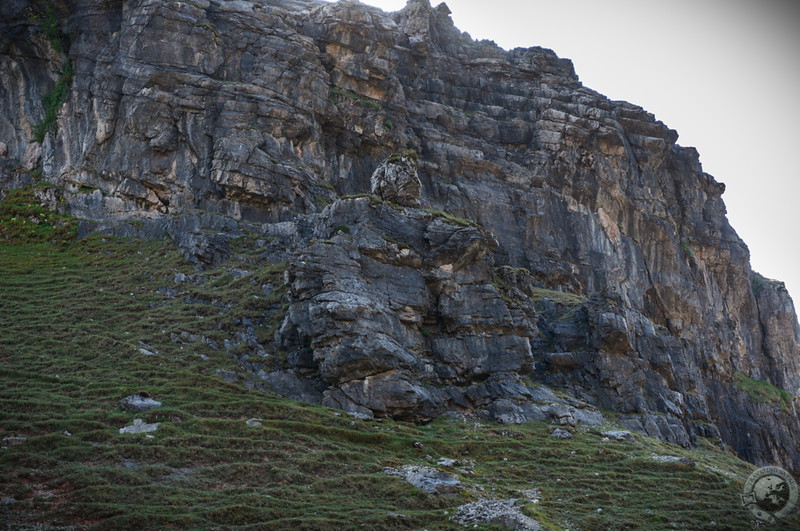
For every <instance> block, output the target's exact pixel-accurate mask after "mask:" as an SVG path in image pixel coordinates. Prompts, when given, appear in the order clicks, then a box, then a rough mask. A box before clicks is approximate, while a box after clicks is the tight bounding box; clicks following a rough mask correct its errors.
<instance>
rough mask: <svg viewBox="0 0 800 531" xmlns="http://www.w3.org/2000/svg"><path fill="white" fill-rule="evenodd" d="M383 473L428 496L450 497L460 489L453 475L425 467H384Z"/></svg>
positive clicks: (459, 483)
mask: <svg viewBox="0 0 800 531" xmlns="http://www.w3.org/2000/svg"><path fill="white" fill-rule="evenodd" d="M383 471H384V472H385V473H386V474H388V475H390V476H398V477H401V478H403V479H404V480H406V481H407V482H409V483H410V484H411V485H413V486H414V487H416V488H418V489H419V490H421V491H423V492H427V493H428V494H440V495H446V496H452V495H454V494H456V493H457V492H458V491H459V490H461V488H462V486H461V481H459V479H458V478H457V477H455V476H454V475H453V474H448V473H447V472H442V471H441V470H437V469H435V468H431V467H427V466H417V465H405V466H403V467H402V468H401V469H400V470H398V469H396V468H392V467H386V468H384V469H383Z"/></svg>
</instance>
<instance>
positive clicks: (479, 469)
mask: <svg viewBox="0 0 800 531" xmlns="http://www.w3.org/2000/svg"><path fill="white" fill-rule="evenodd" d="M0 214H2V213H0ZM0 222H2V220H0ZM59 238H62V236H59ZM246 259H247V260H248V261H249V263H247V264H245V265H242V263H241V262H238V263H237V264H227V265H228V266H232V265H236V266H237V267H244V268H246V269H248V270H249V271H251V272H252V275H250V276H247V277H244V278H241V279H235V278H233V277H231V276H230V275H229V274H228V273H227V270H226V269H225V268H224V267H221V268H219V269H217V270H214V271H210V272H206V273H204V276H205V282H204V283H202V284H200V285H193V284H192V285H189V284H181V285H180V286H178V287H179V289H180V290H181V293H180V294H179V295H178V296H176V297H175V296H168V295H165V294H164V293H165V292H164V291H163V288H175V287H176V285H175V284H174V282H173V278H174V275H175V273H176V272H184V273H186V274H190V273H192V271H191V268H190V267H189V266H188V264H186V263H184V262H183V261H182V260H181V258H180V255H179V253H178V252H177V251H176V250H174V249H173V248H172V247H171V246H170V244H168V243H167V242H163V241H149V242H142V241H135V240H119V239H111V238H100V237H92V238H89V239H87V240H84V241H80V242H72V243H63V242H62V243H59V244H54V243H51V242H48V241H47V240H46V239H41V238H40V239H38V241H36V239H34V241H31V239H30V238H26V239H25V240H22V239H20V238H12V239H6V240H5V241H0V272H2V273H1V274H0V330H2V332H1V333H2V336H0V337H1V339H0V403H1V404H2V413H1V414H0V436H2V437H9V436H12V435H22V436H25V437H27V438H28V439H27V440H26V441H25V442H23V443H21V444H17V445H11V446H9V447H8V448H5V449H2V450H0V474H2V477H3V478H4V481H3V482H2V484H1V485H0V497H8V498H13V499H14V500H16V501H15V502H14V503H6V502H8V501H10V500H9V499H8V498H6V500H5V501H4V503H2V504H0V524H2V525H3V526H5V528H9V529H17V528H33V527H36V528H45V529H46V528H77V529H81V528H85V527H90V526H96V528H98V529H161V528H169V527H173V528H225V529H228V528H233V527H237V526H241V527H248V526H251V527H252V528H259V529H262V528H268V529H272V528H274V529H286V528H296V529H351V528H353V529H355V528H361V529H376V528H413V529H418V528H422V527H424V528H426V529H450V528H457V527H459V526H457V525H456V524H454V523H453V522H452V521H450V520H449V517H450V516H451V515H452V514H453V512H454V510H455V507H457V506H458V505H460V504H463V503H465V502H467V501H470V500H474V499H476V498H477V497H478V496H485V497H498V498H508V497H516V498H521V497H522V496H521V495H520V494H519V491H520V490H522V489H532V488H537V489H539V490H540V491H541V496H542V501H541V503H539V504H537V505H534V504H529V505H528V506H527V507H526V509H525V511H526V512H527V513H528V514H530V515H532V516H535V517H537V518H540V519H541V520H542V521H543V522H547V523H548V524H549V525H551V526H553V527H555V528H561V527H570V528H573V529H574V528H576V527H577V528H581V529H605V528H613V529H623V528H645V529H662V528H663V529H672V528H673V525H672V524H673V523H674V524H675V525H677V526H678V527H680V528H687V529H704V528H714V529H731V528H749V527H750V523H749V521H748V514H747V513H746V511H745V510H744V509H742V508H741V506H740V502H739V494H740V492H741V488H742V485H743V481H744V478H745V477H746V476H747V475H748V474H749V473H750V471H751V470H753V469H754V467H752V466H751V465H748V464H746V463H743V462H741V461H739V460H737V459H736V458H734V457H732V456H730V455H728V454H724V453H719V452H717V451H714V450H713V449H711V448H710V447H707V448H704V449H701V450H696V451H686V450H683V449H681V448H676V447H673V446H669V445H666V444H663V443H659V442H656V441H653V440H650V439H647V438H644V437H637V440H636V441H634V442H625V443H618V442H604V441H602V440H601V436H600V435H599V432H598V431H592V430H577V431H576V433H575V438H574V439H572V440H570V441H560V440H556V439H553V438H551V437H550V436H549V434H550V432H551V431H552V426H551V425H549V424H546V423H531V424H529V425H525V426H511V427H509V426H500V425H496V424H477V423H462V422H448V421H445V420H438V421H436V422H433V423H431V424H429V425H425V426H416V425H411V424H405V423H398V422H392V421H382V422H379V421H364V420H356V419H351V418H349V417H348V416H347V415H342V414H340V413H339V412H335V411H332V410H329V409H326V408H322V407H318V406H312V405H307V404H300V403H295V402H291V401H287V400H284V399H281V398H279V397H275V396H270V395H267V394H264V393H261V392H258V391H254V390H247V389H245V388H244V387H243V386H241V385H236V384H229V383H225V382H223V381H222V379H221V378H219V377H218V376H217V374H216V370H217V369H229V370H238V368H237V365H236V361H235V360H234V359H233V357H232V356H231V354H229V353H226V352H225V351H224V350H215V349H213V348H211V347H209V346H208V345H207V344H205V343H203V342H201V341H196V342H195V343H192V344H180V343H175V342H173V341H172V340H170V334H173V333H177V334H179V333H180V332H183V331H186V332H190V333H192V334H204V335H205V336H207V337H210V338H212V339H215V340H217V341H219V342H220V343H221V342H222V340H223V339H224V338H225V337H232V335H233V333H234V329H233V328H230V323H231V321H232V320H233V319H235V318H240V317H244V316H252V315H254V314H255V315H256V316H257V315H265V314H267V315H268V314H270V312H272V313H274V312H275V311H276V310H275V308H276V306H280V297H281V293H280V289H278V290H276V294H275V295H273V296H271V297H267V296H263V295H261V296H259V295H254V293H255V294H261V290H260V289H259V286H260V285H261V284H263V283H273V284H274V285H275V286H278V285H279V284H280V282H279V278H280V272H281V267H280V265H277V266H276V265H271V264H263V263H257V262H254V261H253V260H252V259H250V258H246ZM159 288H161V289H162V291H161V292H159V291H158V290H159ZM187 297H191V299H189V300H190V303H187V302H185V301H186V300H187ZM198 301H199V302H198ZM271 326H274V323H271V322H265V323H263V324H262V325H261V326H257V328H258V331H257V333H258V335H259V337H262V336H263V337H267V336H269V334H270V333H271V328H270V327H271ZM142 345H145V346H146V348H148V349H150V350H153V351H157V353H156V354H154V355H146V354H143V353H142V352H141V351H140V350H139V349H140V348H141V347H142ZM200 354H203V356H205V357H206V358H207V359H203V357H201V356H200ZM139 391H146V392H148V393H150V395H152V396H153V397H154V398H156V399H159V400H161V401H163V402H164V406H163V407H161V408H158V409H155V410H152V411H149V412H146V413H140V414H132V413H127V412H124V411H123V410H121V409H120V407H119V400H120V399H121V398H123V397H125V396H127V395H129V394H132V393H136V392H139ZM135 417H141V418H143V419H144V420H145V421H147V422H160V423H161V425H160V428H159V430H158V431H156V432H154V433H152V434H151V435H152V436H147V435H144V434H139V435H128V434H119V432H118V430H119V428H121V427H123V426H126V425H129V424H131V422H132V420H133V419H134V418H135ZM250 418H259V419H262V421H261V422H262V425H261V426H254V427H253V426H248V425H247V424H246V420H247V419H250ZM415 442H420V443H422V448H418V446H419V445H415V444H414V443H415ZM652 453H658V454H668V455H676V456H689V457H690V458H691V459H694V460H696V461H698V462H699V463H700V464H699V465H698V466H689V465H686V464H682V463H659V462H656V461H654V460H652V459H651V458H650V456H651V454H652ZM429 456H430V457H432V458H433V461H431V459H430V457H429ZM439 457H451V458H459V459H468V460H474V470H473V471H472V472H468V471H466V470H465V469H463V468H460V467H458V466H456V467H455V468H447V470H449V471H451V472H455V473H457V474H458V475H459V477H461V479H462V481H463V482H464V483H465V484H466V485H467V488H466V489H465V491H464V492H463V493H462V494H460V495H458V496H456V497H453V498H441V497H437V496H433V495H428V494H425V493H421V492H419V491H417V490H415V489H414V488H413V487H411V486H410V485H408V484H406V483H405V482H403V481H402V480H400V479H398V478H396V477H390V476H387V475H385V474H384V473H383V467H384V466H400V465H402V464H407V463H408V464H412V463H417V464H433V463H434V462H435V460H436V459H437V458H439ZM706 465H708V466H706ZM710 467H715V468H716V469H718V470H722V471H725V473H720V472H719V471H715V470H712V468H710ZM597 509H602V512H598V511H597ZM398 514H399V515H400V516H398ZM712 521H713V522H716V524H717V525H716V526H712V525H711V522H712ZM785 523H787V524H790V525H795V527H796V528H800V525H796V524H797V523H798V522H797V521H794V522H793V524H792V523H790V522H785Z"/></svg>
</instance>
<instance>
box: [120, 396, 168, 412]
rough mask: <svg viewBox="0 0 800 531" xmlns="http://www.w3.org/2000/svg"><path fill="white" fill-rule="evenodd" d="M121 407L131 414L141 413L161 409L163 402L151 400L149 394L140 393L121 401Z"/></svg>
mask: <svg viewBox="0 0 800 531" xmlns="http://www.w3.org/2000/svg"><path fill="white" fill-rule="evenodd" d="M120 405H121V406H122V409H124V410H125V411H130V412H131V413H140V412H142V411H147V410H149V409H154V408H157V407H161V402H159V401H158V400H154V399H153V398H150V396H149V395H148V394H147V393H138V394H135V395H129V396H126V397H125V398H123V399H122V400H120Z"/></svg>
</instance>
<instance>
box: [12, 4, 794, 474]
mask: <svg viewBox="0 0 800 531" xmlns="http://www.w3.org/2000/svg"><path fill="white" fill-rule="evenodd" d="M48 6H51V7H52V9H53V11H52V12H53V14H54V16H55V17H56V19H57V22H58V27H59V28H60V30H61V32H62V33H63V34H64V35H68V36H69V39H68V40H69V41H70V42H71V46H70V47H69V50H64V51H63V52H59V51H58V50H55V49H54V46H53V43H52V42H51V40H48V36H47V35H46V34H45V32H43V31H42V24H41V23H40V22H38V23H37V22H36V21H34V20H33V18H32V17H31V14H32V13H39V14H42V13H47V10H48ZM0 35H1V36H2V41H1V44H0V46H1V47H0V71H1V72H2V76H0V117H2V119H1V120H0V142H2V143H3V145H2V146H0V156H1V157H3V164H2V165H0V171H2V172H3V173H2V185H3V187H11V186H16V185H18V184H20V183H21V182H23V181H24V180H25V179H26V178H28V177H26V176H27V175H29V173H30V172H31V171H34V170H41V171H42V173H43V176H44V178H45V179H46V180H48V181H50V182H52V183H53V184H55V185H58V186H59V187H60V188H61V189H62V190H63V192H62V194H63V198H64V199H65V200H66V202H67V204H68V205H69V208H70V209H71V211H72V213H73V214H75V215H77V216H79V217H83V218H87V219H91V220H95V221H97V222H103V223H105V224H106V225H113V224H119V223H120V222H123V221H125V220H130V219H137V220H145V222H146V223H145V225H144V226H145V232H146V229H147V227H164V226H169V227H170V230H171V231H173V233H175V234H176V236H178V239H179V240H180V239H181V233H182V232H185V229H184V228H182V227H186V226H189V225H190V226H191V227H193V229H192V230H194V231H195V232H197V233H199V229H200V228H202V226H204V224H205V226H206V227H212V228H214V227H219V226H221V225H226V226H227V222H221V221H220V219H222V218H220V217H219V216H221V215H224V216H228V217H232V218H233V219H235V220H241V221H244V222H249V223H254V224H259V225H261V226H262V230H263V231H264V232H265V233H266V234H270V235H272V236H273V237H277V238H278V239H280V240H281V241H282V242H283V243H284V244H285V249H286V250H287V251H288V252H291V253H294V258H293V263H292V267H291V271H290V278H291V282H293V284H292V300H291V301H290V302H291V308H292V310H291V311H290V313H289V316H288V317H287V321H286V322H285V323H284V326H283V328H282V330H281V332H280V333H279V334H278V337H277V338H276V341H277V342H278V343H279V344H280V345H282V348H284V349H285V350H286V351H287V352H289V358H288V359H289V362H290V363H289V368H288V370H286V371H283V372H282V373H281V374H279V375H274V377H273V381H274V383H275V384H276V385H278V386H281V385H282V386H283V387H284V388H287V382H290V383H291V385H288V389H287V390H289V391H291V388H292V386H294V387H295V388H297V389H303V392H302V393H300V392H298V395H302V396H311V397H316V398H315V399H318V400H324V401H326V403H329V404H331V405H336V406H338V407H345V408H350V409H351V410H354V411H359V412H361V413H363V414H367V413H369V414H380V415H394V416H404V417H428V416H431V415H435V414H439V413H441V412H443V411H447V410H458V411H466V412H483V413H482V414H486V415H488V416H494V417H495V418H504V419H520V420H524V419H525V418H536V417H537V416H538V415H540V414H541V409H536V408H532V407H530V404H531V402H532V401H535V400H534V394H535V389H536V388H535V386H533V385H532V381H531V379H533V380H537V381H539V382H543V383H547V384H549V385H552V386H557V387H560V388H562V389H565V390H567V391H569V392H570V393H571V394H573V395H574V396H576V397H577V398H578V399H579V400H580V401H583V402H581V403H588V404H592V405H594V406H596V407H600V408H608V409H612V410H615V411H618V412H620V413H621V414H622V415H623V422H625V423H627V424H628V425H630V426H631V427H634V428H636V429H640V430H643V431H645V432H647V433H650V434H652V435H655V436H659V437H662V438H665V439H669V440H674V441H676V442H680V443H683V444H691V443H692V442H693V441H694V440H695V439H696V437H698V436H710V437H717V436H719V437H721V438H722V440H724V441H726V442H727V443H728V444H731V445H732V446H733V447H734V448H735V449H736V450H737V451H738V452H740V453H741V454H742V455H744V456H746V457H747V458H749V459H751V460H753V461H754V462H758V463H767V462H773V463H782V464H784V465H785V466H787V467H791V468H792V469H793V470H795V471H797V470H800V453H798V449H797V444H796V440H795V438H794V437H793V435H792V434H793V433H798V428H800V425H798V424H799V423H798V414H797V409H796V407H797V402H796V400H795V399H794V398H791V399H789V400H788V401H783V402H759V401H758V400H754V399H753V397H752V396H751V394H748V392H747V389H746V387H747V386H746V385H745V384H744V383H743V382H746V381H745V380H742V376H744V377H747V378H751V379H755V380H761V381H764V382H771V384H773V385H774V386H776V387H779V388H781V389H784V390H786V391H788V392H789V393H791V394H792V395H794V394H796V393H797V390H798V388H799V387H800V366H798V364H800V346H799V345H800V334H799V333H798V325H797V317H796V316H795V315H794V312H793V309H792V305H791V301H790V300H789V298H788V294H787V293H786V292H785V290H782V289H781V287H780V285H779V284H776V283H774V282H766V283H764V282H760V281H759V282H758V283H757V284H758V285H755V284H754V283H753V279H754V278H756V277H754V275H753V272H752V271H751V270H750V267H749V254H748V250H747V247H746V246H745V245H744V243H743V242H742V241H741V240H740V239H739V238H738V236H737V235H736V233H735V232H734V230H733V229H732V228H731V227H730V225H729V224H728V221H727V219H726V218H725V206H724V204H723V201H722V199H721V195H722V193H723V192H724V185H722V184H720V183H718V182H716V181H715V180H714V179H713V178H712V177H711V176H709V175H708V174H705V173H704V172H703V171H702V168H701V166H700V164H699V159H698V154H697V152H696V151H695V150H694V149H691V148H685V147H681V146H679V145H678V144H676V141H677V133H675V132H674V131H672V130H670V129H669V128H667V127H666V126H665V125H664V124H662V123H661V122H658V121H657V120H655V118H654V117H653V116H652V115H651V114H649V113H647V112H646V111H644V110H643V109H641V108H640V107H637V106H635V105H631V104H629V103H625V102H613V101H609V100H608V99H607V98H605V97H604V96H602V95H600V94H598V93H596V92H594V91H592V90H590V89H588V88H586V87H584V86H583V85H582V84H581V83H580V81H579V79H578V77H577V76H576V75H575V73H574V71H573V69H572V65H571V63H570V62H569V61H567V60H563V59H559V58H558V57H557V56H556V55H555V54H554V53H553V52H551V51H549V50H545V49H541V48H530V49H516V50H512V51H504V50H502V49H500V48H498V47H497V46H495V45H494V44H493V43H490V42H475V41H473V40H472V39H471V38H469V36H468V35H466V34H463V33H461V32H459V31H458V30H457V29H456V28H455V27H454V26H453V24H452V21H451V20H450V17H449V10H448V9H447V8H446V6H444V5H440V6H438V7H436V8H433V7H432V6H431V5H430V4H429V3H428V2H427V0H411V1H410V2H409V3H408V5H407V7H406V8H405V9H403V10H401V11H399V12H397V13H393V14H386V13H383V12H381V11H380V10H377V9H374V8H371V7H368V6H364V5H361V4H359V3H357V2H338V3H332V4H328V3H321V2H315V1H312V0H293V1H272V0H260V1H258V0H255V1H248V0H241V1H236V2H230V1H220V0H195V1H193V2H177V1H176V2H164V1H161V0H135V1H129V2H120V1H100V0H73V1H59V2H55V3H45V2H40V1H33V0H31V1H24V0H14V1H11V2H4V3H3V5H2V7H0ZM67 59H69V60H70V61H71V64H72V66H73V68H74V72H75V74H74V79H73V81H72V86H71V90H70V91H69V93H68V97H67V100H66V103H65V104H64V105H63V106H62V107H60V109H59V112H58V119H57V123H56V125H57V129H56V130H55V131H54V132H49V133H47V134H46V135H45V136H44V138H43V141H42V142H41V143H37V142H33V141H32V137H33V136H34V135H33V131H34V129H35V127H36V125H37V124H38V123H40V122H41V120H42V119H43V117H44V115H45V109H44V107H43V105H42V99H41V98H42V96H43V95H45V94H47V93H48V92H50V91H52V89H53V87H54V86H55V85H56V83H57V82H58V80H59V79H60V76H61V75H63V71H64V68H65V64H66V61H67ZM412 151H413V152H415V153H416V154H417V155H418V160H417V161H416V171H417V175H418V179H419V184H420V191H421V193H420V197H419V199H418V203H419V204H418V205H409V206H399V205H396V206H387V205H388V203H385V204H382V206H380V208H379V207H378V206H377V205H373V204H371V203H369V201H367V200H354V199H340V197H343V196H346V195H348V194H360V193H365V192H369V191H370V190H371V182H370V179H371V177H372V176H373V172H374V170H375V169H376V168H377V167H379V165H380V164H381V163H382V162H384V161H386V160H387V159H388V160H392V159H393V158H396V155H395V156H394V157H393V154H398V153H403V152H408V153H411V152H412ZM369 205H371V206H369ZM416 206H419V207H421V208H427V209H429V210H431V209H438V210H442V211H444V212H447V213H450V214H453V215H455V216H458V217H460V218H465V219H467V220H474V221H475V222H477V223H478V224H479V226H480V227H482V228H476V227H473V226H471V225H468V226H467V227H465V226H463V225H462V224H460V222H453V220H452V218H451V219H450V220H449V221H448V219H447V218H437V217H436V215H434V214H432V213H431V212H430V211H429V212H425V211H424V210H419V209H417V208H415V207H416ZM199 212H203V213H204V214H203V216H200V215H198V213H199ZM176 219H177V220H182V221H180V222H176V221H174V220H176ZM187 219H189V220H192V221H191V222H186V220H187ZM340 225H344V226H347V227H348V230H349V231H350V232H349V233H347V234H345V233H343V232H342V231H341V230H340V231H338V232H336V234H333V233H334V232H335V231H334V229H335V228H336V227H337V226H340ZM232 230H233V229H232ZM470 234H471V235H473V236H474V238H473V239H470V238H472V236H469V235H470ZM401 237H402V238H407V240H408V241H406V240H404V239H402V238H401ZM462 239H463V241H462ZM322 240H325V241H328V240H329V241H330V242H332V243H325V242H322ZM398 244H402V245H400V246H398ZM392 246H394V247H392ZM448 246H450V247H448ZM442 249H444V251H442ZM478 250H479V251H480V252H478ZM402 251H408V253H407V255H408V256H401V255H402ZM440 251H441V252H443V253H444V254H441V253H440ZM462 255H463V256H462ZM409 256H411V258H409ZM443 256H444V257H446V258H443ZM337 257H339V258H337ZM459 257H461V258H460V259H462V262H461V263H460V264H461V265H457V264H459V262H458V259H459ZM467 258H469V259H467ZM447 265H449V266H451V267H452V269H451V270H449V271H447V270H446V269H447V268H445V270H442V269H440V268H441V267H442V266H447ZM326 275H327V276H326ZM442 275H455V276H456V277H457V278H454V279H450V280H448V281H447V282H445V280H443V278H440V277H441V276H442ZM510 277H513V278H510ZM320 278H322V279H328V280H324V281H322V282H320ZM398 278H401V279H404V280H403V282H401V283H400V284H397V279H398ZM393 282H394V283H395V284H397V285H393V284H392V283H393ZM448 282H449V283H448ZM537 290H538V291H537ZM545 290H556V291H557V292H558V293H564V294H573V297H574V298H567V299H566V300H565V299H562V298H560V297H559V296H558V295H557V294H554V293H553V292H548V291H545ZM387 294H388V295H387ZM391 294H396V296H395V297H394V298H393V297H392V296H391ZM355 295H358V296H359V297H361V298H360V299H359V298H356V299H354V298H353V296H355ZM487 309H489V310H487ZM487 311H488V312H489V315H486V312H487ZM423 330H425V332H423ZM470 338H473V339H470ZM477 338H480V340H478V339H477ZM376 353H377V354H376ZM505 361H508V363H505ZM477 367H483V368H485V367H491V369H490V370H485V371H484V370H476V368H477ZM487 382H488V383H487ZM489 383H491V384H492V385H489ZM487 389H489V390H488V391H487ZM409 397H410V398H409ZM503 400H505V401H506V402H503ZM509 401H510V402H509Z"/></svg>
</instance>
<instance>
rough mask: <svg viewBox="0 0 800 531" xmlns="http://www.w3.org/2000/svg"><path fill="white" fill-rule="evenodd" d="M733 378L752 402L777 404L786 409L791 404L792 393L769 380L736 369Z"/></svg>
mask: <svg viewBox="0 0 800 531" xmlns="http://www.w3.org/2000/svg"><path fill="white" fill-rule="evenodd" d="M733 379H734V382H735V383H736V386H737V387H738V388H739V389H742V390H743V391H746V392H747V395H748V396H749V397H750V400H752V401H753V402H762V403H772V404H778V405H780V406H781V407H782V408H784V409H788V408H789V406H791V404H792V398H794V397H793V395H792V393H790V392H789V391H785V390H783V389H781V388H780V387H777V386H775V385H773V384H771V383H769V382H765V381H763V380H756V379H755V378H751V377H750V376H747V375H746V374H745V373H743V372H741V371H736V372H735V373H734V375H733Z"/></svg>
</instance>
